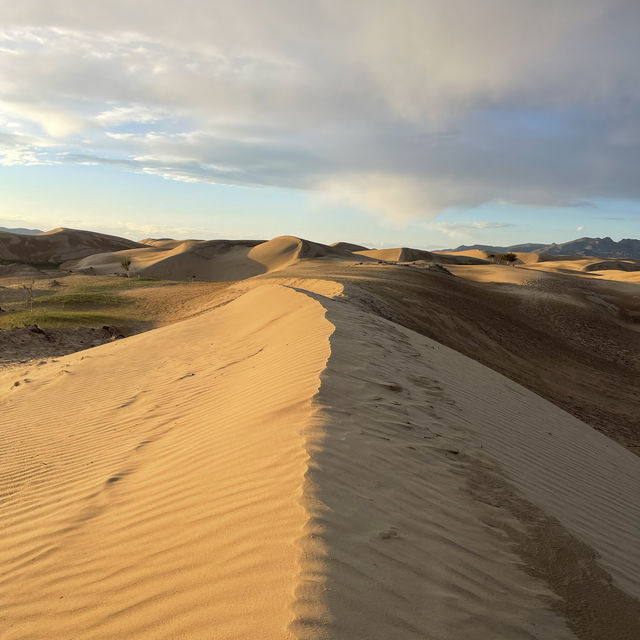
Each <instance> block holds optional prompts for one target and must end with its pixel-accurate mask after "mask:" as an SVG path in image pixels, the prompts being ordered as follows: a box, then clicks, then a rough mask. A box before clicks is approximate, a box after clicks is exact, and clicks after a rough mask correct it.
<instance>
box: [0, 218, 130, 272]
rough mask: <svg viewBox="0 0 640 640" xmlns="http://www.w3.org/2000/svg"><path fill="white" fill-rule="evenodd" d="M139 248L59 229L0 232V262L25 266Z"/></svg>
mask: <svg viewBox="0 0 640 640" xmlns="http://www.w3.org/2000/svg"><path fill="white" fill-rule="evenodd" d="M140 246H141V245H140V244H139V243H137V242H134V241H133V240H127V239H126V238H119V237H118V236H111V235H107V234H105V233H97V232H96V231H82V230H80V229H65V228H62V227H61V228H59V229H52V230H51V231H45V232H43V233H39V234H37V235H22V234H18V233H9V232H5V231H1V232H0V260H10V261H15V262H24V263H27V264H40V263H46V262H53V263H61V262H65V261H66V260H77V259H80V258H84V257H86V256H89V255H92V254H95V253H102V252H105V251H121V250H123V249H133V248H135V247H140Z"/></svg>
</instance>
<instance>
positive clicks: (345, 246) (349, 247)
mask: <svg viewBox="0 0 640 640" xmlns="http://www.w3.org/2000/svg"><path fill="white" fill-rule="evenodd" d="M331 246H332V247H333V248H334V249H342V250H344V251H367V250H368V249H369V248H368V247H363V246H361V245H359V244H352V243H351V242H332V243H331Z"/></svg>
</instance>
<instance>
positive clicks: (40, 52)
mask: <svg viewBox="0 0 640 640" xmlns="http://www.w3.org/2000/svg"><path fill="white" fill-rule="evenodd" d="M639 20H640V4H638V3H637V2H630V1H628V0H610V2H608V3H603V2H601V1H599V0H583V1H582V2H580V3H576V2H575V1H573V0H556V1H555V2H553V3H532V2H529V1H525V0H513V1H512V2H509V3H504V2H503V1H502V0H486V1H485V2H482V3H470V2H468V1H466V0H464V1H463V0H446V1H445V0H425V1H424V2H412V1H410V0H398V1H397V2H394V3H388V2H386V1H385V2H383V1H382V0H367V1H365V0H351V1H350V2H349V3H344V2H338V1H337V0H319V1H318V2H315V3H300V2H297V1H295V0H271V1H270V2H256V0H236V2H234V3H229V2H226V1H225V2H223V1H222V0H218V1H216V0H190V1H189V2H188V3H186V4H185V3H175V2H168V1H166V0H165V1H163V0H153V1H151V0H139V1H138V2H136V3H131V2H128V1H125V0H111V1H110V2H108V3H105V2H90V1H88V2H85V3H83V4H79V3H78V2H77V1H76V0H57V1H56V2H49V3H42V2H41V1H39V0H21V1H20V2H19V3H18V2H16V3H3V5H2V6H1V7H0V24H2V25H3V28H2V30H0V95H2V102H1V103H0V132H2V131H5V132H9V131H14V132H15V131H20V132H21V133H23V134H24V135H25V136H30V137H31V138H32V139H34V140H35V139H37V143H34V145H35V146H34V145H31V146H30V147H29V148H25V147H24V144H22V143H21V142H20V141H15V142H14V146H12V147H11V148H10V149H9V150H8V151H7V150H6V149H5V155H4V156H3V157H4V158H5V162H9V161H10V162H12V163H24V164H28V163H32V162H34V159H38V158H39V159H40V161H43V153H42V149H45V150H50V149H51V148H52V145H56V147H60V150H64V151H66V152H67V155H65V156H63V157H62V156H61V159H63V160H64V161H67V162H72V161H77V162H97V163H101V162H104V163H107V164H112V165H115V166H120V167H123V168H128V169H130V170H132V171H143V172H146V173H153V174H156V175H160V176H162V177H164V178H166V179H171V180H181V181H202V182H224V183H232V184H242V185H247V186H259V187H262V186H270V187H283V188H298V189H306V190H322V191H324V192H325V193H326V194H327V196H328V197H330V198H337V199H341V200H343V201H346V202H348V203H350V204H352V205H354V206H357V207H359V208H361V209H365V210H368V211H371V212H373V213H375V214H378V215H382V216H385V217H387V218H390V219H393V220H400V221H402V220H407V219H409V218H413V217H421V216H424V217H433V216H435V215H437V214H438V212H440V211H441V210H442V209H444V208H447V207H451V206H457V207H471V206H475V205H477V204H480V203H482V202H487V201H499V200H502V201H507V202H513V203H520V204H529V205H537V206H540V205H562V206H564V205H570V204H572V203H576V202H584V201H586V200H589V199H590V198H597V197H617V198H628V199H640V183H639V182H638V180H637V175H636V167H637V166H638V164H639V163H640V137H638V126H637V122H638V121H639V120H640V76H639V75H638V74H637V69H636V67H637V62H636V61H637V59H638V58H639V57H640V45H639V44H638V39H637V33H636V30H637V29H636V25H637V24H638V21H639ZM3 116H4V121H3V120H2V117H3ZM8 122H11V123H12V125H11V126H12V127H13V128H10V127H9V124H8ZM151 129H152V131H150V130H151ZM7 158H9V160H7ZM49 160H51V157H49Z"/></svg>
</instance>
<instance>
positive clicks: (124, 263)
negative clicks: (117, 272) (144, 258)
mask: <svg viewBox="0 0 640 640" xmlns="http://www.w3.org/2000/svg"><path fill="white" fill-rule="evenodd" d="M120 266H121V267H122V270H123V271H124V272H125V275H126V276H127V277H129V275H130V273H129V269H130V268H131V258H130V257H129V256H123V257H122V258H120Z"/></svg>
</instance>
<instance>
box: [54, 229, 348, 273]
mask: <svg viewBox="0 0 640 640" xmlns="http://www.w3.org/2000/svg"><path fill="white" fill-rule="evenodd" d="M143 242H145V243H149V244H150V245H151V246H146V247H143V248H140V249H133V250H128V251H118V252H115V253H104V254H97V255H92V256H89V257H87V258H85V259H83V260H79V261H77V262H73V263H67V264H65V265H64V266H65V267H66V268H69V269H72V270H73V271H78V272H80V273H86V272H93V273H99V274H111V273H119V272H121V271H122V269H121V266H120V261H121V259H122V258H123V257H125V256H126V257H128V258H129V259H130V260H131V263H132V270H133V271H135V273H137V274H139V275H141V276H143V277H148V278H160V279H166V280H191V279H194V278H195V279H196V280H209V281H221V282H225V281H231V280H244V279H246V278H251V277H253V276H256V275H260V274H263V273H268V272H271V271H274V270H279V269H282V268H284V267H286V266H288V265H290V264H292V263H293V262H295V261H297V260H303V259H311V258H316V259H322V258H335V259H341V260H351V261H353V260H356V259H357V258H356V257H354V255H353V254H352V253H351V252H350V251H345V250H343V249H339V248H335V247H329V246H327V245H323V244H319V243H317V242H311V241H309V240H303V239H301V238H296V237H294V236H280V237H277V238H274V239H273V240H269V241H268V242H265V241H261V240H207V241H202V240H185V241H182V242H176V241H171V240H159V241H151V240H149V239H147V240H146V241H143Z"/></svg>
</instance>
